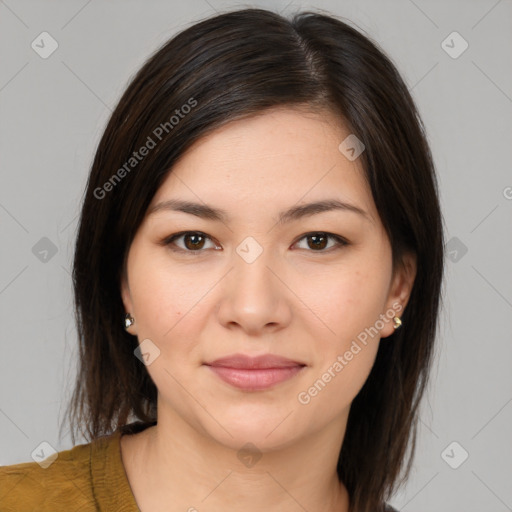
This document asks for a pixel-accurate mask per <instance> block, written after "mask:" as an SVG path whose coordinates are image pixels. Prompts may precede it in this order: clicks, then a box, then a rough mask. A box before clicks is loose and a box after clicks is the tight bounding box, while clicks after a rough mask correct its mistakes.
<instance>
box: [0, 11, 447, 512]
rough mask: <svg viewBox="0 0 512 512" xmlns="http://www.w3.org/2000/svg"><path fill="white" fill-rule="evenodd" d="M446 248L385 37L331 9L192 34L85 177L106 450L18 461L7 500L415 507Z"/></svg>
mask: <svg viewBox="0 0 512 512" xmlns="http://www.w3.org/2000/svg"><path fill="white" fill-rule="evenodd" d="M443 247H444V244H443V226H442V215H441V212H440V206H439V199H438V191H437V181H436V176H435V170H434V165H433V162H432V158H431V154H430V150H429V147H428V144H427V140H426V135H425V133H424V128H423V125H422V122H421V120H420V118H419V115H418V113H417V110H416V107H415V105H414V102H413V100H412V98H411V96H410V94H409V92H408V90H407V88H406V86H405V84H404V82H403V81H402V79H401V77H400V75H399V74H398V72H397V70H396V68H395V67H394V65H393V64H392V62H391V61H390V60H389V58H388V57H386V56H385V54H384V53H383V52H382V51H381V50H380V49H379V48H378V47H377V45H376V44H375V43H373V42H371V41H370V40H369V39H368V38H367V37H365V36H363V35H362V34H361V33H360V32H358V31H356V30H355V29H353V28H351V27H350V26H349V25H347V24H345V23H344V22H342V21H341V20H339V19H338V18H336V17H334V16H330V15H326V14H319V13H314V12H303V13H299V14H296V15H295V16H294V17H293V19H291V20H287V19H285V18H283V17H281V16H280V15H278V14H275V13H272V12H270V11H266V10H261V9H245V10H239V11H234V12H230V13H225V14H221V15H217V16H215V17H212V18H209V19H206V20H203V21H202V22H200V23H197V24H195V25H193V26H192V27H190V28H188V29H186V30H184V31H183V32H181V33H179V34H178V35H176V36H175V37H173V38H172V39H171V40H170V41H168V42H167V43H166V44H165V45H164V46H163V47H162V48H161V49H160V50H159V51H158V52H156V53H155V54H154V55H153V56H152V57H151V58H150V59H149V60H148V61H147V62H146V63H145V64H144V66H143V67H142V68H141V69H140V71H139V72H138V73H137V75H136V76H135V77H134V79H133V80H132V82H131V83H130V85H129V87H128V88H127V90H126V92H125V93H124V95H123V96H122V98H121V100H120V101H119V104H118V106H117V108H116V109H115V111H114V113H113V114H112V117H111V119H110V121H109V123H108V125H107V127H106V130H105V133H104V135H103V137H102V139H101V141H100V143H99V147H98V150H97V152H96V155H95V159H94V162H93V165H92V169H91V173H90V176H89V181H88V183H87V189H86V192H85V197H84V202H83V207H82V214H81V219H80V224H79V232H78V237H77V242H76V250H75V259H74V267H73V282H74V292H75V308H76V320H77V327H78V332H79V340H80V368H79V373H78V379H77V383H76V388H75V393H74V396H73V400H72V403H71V404H70V409H69V417H70V420H71V424H72V426H73V431H77V432H81V433H82V434H83V435H85V436H86V438H88V440H89V442H88V443H87V444H82V445H78V446H75V447H74V448H73V449H71V450H66V451H62V452H59V453H57V454H54V455H52V456H51V457H49V458H46V459H44V462H31V463H24V464H17V465H12V466H7V467H4V468H2V469H1V472H0V476H1V478H0V482H1V484H0V486H1V487H0V500H2V504H3V508H2V510H32V509H33V508H34V507H36V508H37V510H43V511H45V510H94V509H99V510H123V511H135V510H142V511H143V512H153V511H160V510H165V511H175V510H176V511H178V510H180V511H183V510H188V511H195V510H197V511H221V510H222V511H235V510H236V511H238V510H244V511H252V510H265V511H270V512H272V511H274V510H276V511H277V510H279V511H283V510H285V511H295V510H297V511H299V510H308V511H320V510H322V511H324V510H333V511H334V510H336V511H339V512H349V511H350V512H377V511H384V510H393V508H392V507H390V506H389V505H388V504H386V501H387V500H388V499H389V498H390V497H391V495H392V493H393V492H394V491H395V490H396V488H397V485H398V484H399V483H400V482H402V481H405V478H406V477H407V475H408V473H409V469H410V466H411V464H412V457H413V454H414V443H415V434H416V431H415V426H416V423H417V420H418V417H417V412H418V405H419V402H420V400H421V397H422V396H423V393H424V390H425V387H426V383H427V381H428V373H429V368H430V365H431V360H432V355H433V351H434V341H435V337H436V329H437V318H438V310H439V307H440V300H441V284H442V278H443ZM74 442H75V437H74V436H73V443H74ZM409 445H410V446H409ZM408 447H409V448H411V450H410V452H409V455H408V457H406V451H407V448H408Z"/></svg>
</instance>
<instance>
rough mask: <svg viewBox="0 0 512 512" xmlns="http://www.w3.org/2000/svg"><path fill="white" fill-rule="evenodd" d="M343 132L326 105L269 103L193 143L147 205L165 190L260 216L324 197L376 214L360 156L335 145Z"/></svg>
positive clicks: (163, 197)
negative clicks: (312, 108)
mask: <svg viewBox="0 0 512 512" xmlns="http://www.w3.org/2000/svg"><path fill="white" fill-rule="evenodd" d="M348 135H350V132H349V131H348V130H347V129H346V128H345V127H344V125H343V121H342V119H340V118H338V117H336V116H335V115H334V114H332V113H327V112H321V113H312V112H306V111H303V110H299V109H292V108H277V109H272V110H269V111H265V112H264V113H260V114H258V115H254V116H251V117H247V118H243V119H239V120H235V121H231V122H229V123H227V124H225V125H224V126H221V127H220V128H218V129H216V130H214V131H212V132H211V133H209V134H208V135H206V136H204V137H203V138H201V139H200V140H198V141H197V142H196V143H195V144H193V145H192V146H191V147H190V148H189V149H188V150H187V152H186V153H184V154H183V155H182V156H181V158H180V159H179V160H178V162H177V163H176V164H175V165H174V166H173V168H172V172H170V173H169V174H168V176H167V177H166V179H165V180H164V183H163V184H162V186H161V187H160V189H159V190H158V191H157V193H156V194H155V196H154V198H153V200H152V202H151V204H150V208H149V209H148V210H151V208H152V207H154V206H155V205H156V204H157V203H159V202H161V201H165V200H168V199H171V198H180V199H186V200H190V201H193V202H204V203H207V204H209V205H210V204H211V205H215V206H218V207H220V208H222V209H225V210H227V211H228V212H229V211H231V210H234V211H237V212H245V213H246V214H247V215H248V214H251V215H257V216H261V215H262V214H264V213H265V212H267V211H269V208H271V207H273V206H274V205H275V206H276V209H280V208H279V207H282V208H285V207H289V206H291V205H292V204H300V203H306V202H311V201H316V200H322V199H325V198H326V197H329V198H330V199H333V198H335V199H338V200H340V201H345V202H347V203H352V204H357V205H358V206H359V207H360V208H362V209H364V210H366V211H367V212H368V214H369V216H370V218H371V219H373V220H375V218H376V217H375V216H376V215H377V213H376V211H375V205H374V204H373V199H372V197H371V191H370V189H369V187H368V185H367V182H366V180H365V178H364V174H363V168H362V164H361V162H360V161H359V160H358V159H356V160H354V161H350V160H349V159H347V158H346V157H345V156H344V154H343V153H342V152H341V151H340V150H339V148H338V146H339V145H340V143H341V142H342V141H343V140H344V139H345V138H346V137H347V136H348Z"/></svg>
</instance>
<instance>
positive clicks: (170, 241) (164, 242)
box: [160, 231, 350, 255]
mask: <svg viewBox="0 0 512 512" xmlns="http://www.w3.org/2000/svg"><path fill="white" fill-rule="evenodd" d="M185 235H199V236H201V237H204V238H207V239H208V240H211V241H213V240H212V238H211V237H210V236H208V235H207V234H206V233H203V232H202V231H181V232H179V233H175V234H173V235H170V236H168V237H166V238H164V239H163V240H162V241H161V242H160V244H161V245H164V246H169V248H170V249H171V251H173V252H178V253H182V254H183V253H185V254H190V255H200V254H202V253H204V252H205V251H206V249H198V250H197V251H191V250H189V249H182V248H181V247H179V248H174V247H172V244H173V243H174V241H175V240H177V239H178V238H181V237H183V236H185ZM312 235H324V236H326V237H327V238H331V239H333V240H335V241H336V243H337V245H335V246H333V247H330V248H329V249H322V250H318V251H314V250H308V252H312V253H330V252H332V250H336V249H341V248H342V247H345V246H347V245H350V243H349V242H348V241H347V240H345V239H344V238H343V237H341V236H339V235H335V234H334V233H328V232H326V231H310V232H309V233H305V234H304V235H302V236H301V237H300V238H299V239H298V240H297V241H296V242H294V244H293V245H295V244H296V243H298V242H300V241H301V240H302V239H304V238H307V237H308V236H312Z"/></svg>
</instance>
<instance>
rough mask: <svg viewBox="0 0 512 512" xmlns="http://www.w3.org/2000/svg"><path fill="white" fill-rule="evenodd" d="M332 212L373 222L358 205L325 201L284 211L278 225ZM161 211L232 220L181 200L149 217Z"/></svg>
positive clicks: (162, 204) (161, 205)
mask: <svg viewBox="0 0 512 512" xmlns="http://www.w3.org/2000/svg"><path fill="white" fill-rule="evenodd" d="M332 210H338V211H345V212H352V213H356V214H358V215H361V216H362V217H364V218H365V219H367V220H369V221H371V219H370V216H369V214H368V213H367V212H366V211H365V210H363V209H361V208H359V207H358V206H356V205H353V204H350V203H346V202H344V201H340V200H339V199H325V200H323V201H315V202H313V203H307V204H301V205H299V206H293V207H292V208H289V209H288V210H284V211H282V212H280V213H279V214H278V217H277V221H276V222H277V224H285V223H287V222H292V221H296V220H298V219H301V218H303V217H310V216H312V215H316V214H318V213H322V212H328V211H332ZM160 211H176V212H183V213H188V214H191V215H195V216H196V217H199V218H201V219H207V220H213V221H219V222H223V223H227V222H229V220H230V218H229V215H228V213H227V212H226V211H225V210H223V209H221V208H213V207H212V206H208V205H207V204H200V203H194V202H191V201H184V200H181V199H169V200H168V201H163V202H160V203H157V204H156V205H154V206H153V207H151V208H150V209H149V211H148V216H149V215H152V214H154V213H157V212H160Z"/></svg>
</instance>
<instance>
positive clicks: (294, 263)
mask: <svg viewBox="0 0 512 512" xmlns="http://www.w3.org/2000/svg"><path fill="white" fill-rule="evenodd" d="M348 135H350V133H349V132H348V131H346V130H344V129H343V128H342V127H341V126H340V120H339V119H338V118H336V117H334V116H333V115H332V114H329V115H327V114H323V116H322V117H320V116H316V115H314V114H305V113H304V112H301V111H299V110H293V109H284V108H281V109H273V110H272V111H267V112H266V113H264V114H263V115H258V116H255V117H251V118H247V119H243V120H238V121H234V122H231V123H229V124H227V125H225V126H224V127H222V128H220V129H218V130H216V131H215V132H213V133H211V134H210V135H208V136H206V137H204V138H203V139H201V140H200V141H199V142H198V143H196V144H195V145H194V146H193V147H192V148H191V149H190V150H189V151H188V152H187V153H186V154H185V155H184V156H183V157H182V158H181V159H180V161H179V162H178V163H177V164H176V165H175V166H174V167H173V169H172V172H171V173H170V174H169V175H168V177H167V179H166V180H165V181H164V183H163V184H162V186H161V187H160V189H159V190H158V192H157V193H156V195H155V196H154V198H153V200H152V202H151V205H150V207H149V209H148V213H147V215H146V217H145V219H144V222H143V223H142V224H141V226H140V228H139V230H138V232H137V234H136V236H135V239H134V240H133V243H132V245H131V247H130V251H129V255H128V260H127V280H125V281H124V282H123V286H122V297H123V302H124V305H125V308H126V311H127V312H130V314H131V315H132V316H133V317H134V318H135V324H134V325H133V326H132V327H131V328H130V329H129V332H130V333H132V334H135V335H137V337H138V340H139V344H141V343H142V346H141V349H142V352H143V353H144V354H146V355H145V356H144V359H145V360H146V364H147V370H148V372H149V374H150V376H151V378H152V380H153V381H154V383H155V385H156V386H157V388H158V394H159V397H158V418H159V422H160V419H161V418H171V417H174V418H180V419H181V421H182V422H183V423H182V425H186V426H187V427H190V428H192V429H194V430H195V431H197V432H199V433H201V434H203V435H206V436H208V437H210V438H212V439H215V440H217V441H218V442H220V443H222V444H224V445H226V446H228V445H229V446H231V447H233V448H238V447H240V446H241V445H243V444H245V443H246V442H247V441H249V440H250V441H251V442H252V443H253V444H255V445H256V446H257V447H258V448H259V449H265V448H267V449H272V448H276V447H283V446H285V445H288V444H290V443H293V442H297V441H299V440H300V439H301V438H305V437H306V436H308V435H310V434H313V433H318V432H319V431H321V430H323V431H325V429H328V428H334V429H336V431H339V429H344V426H345V422H346V419H347V416H348V412H349V408H350V404H351V402H352V400H353V399H354V398H355V396H356V395H357V393H358V392H359V390H360V389H361V387H362V386H363V384H364V382H365V380H366V379H367V377H368V375H369V372H370V370H371V368H372V365H373V363H374V360H375V356H376V353H377V349H378V345H379V340H380V338H381V337H382V338H385V337H387V336H389V335H391V334H392V333H393V331H394V329H393V321H392V319H393V316H395V315H397V316H400V315H401V312H402V310H403V308H404V307H405V305H406V303H407V299H408V297H409V293H410V290H411V288H412V283H413V279H414V276H415V266H414V260H413V259H412V258H410V259H409V260H407V261H408V262H409V265H408V266H406V267H404V269H403V270H400V271H397V272H396V273H395V275H392V265H391V247H390V244H389V240H388V238H387V236H386V233H385V231H384V229H383V227H382V224H381V222H380V219H379V217H378V214H377V211H376V209H375V204H374V202H373V199H372V195H371V191H370V190H369V188H368V186H367V184H366V182H365V180H364V178H363V173H362V168H361V167H360V160H359V159H358V158H356V159H355V160H351V158H348V157H347V156H345V154H344V153H343V152H342V150H343V151H345V150H346V147H345V146H342V149H341V150H340V149H339V146H340V144H341V143H342V142H343V141H344V139H346V137H347V136H348ZM349 140H350V139H349ZM343 148H345V149H343ZM347 155H348V156H350V157H352V155H351V153H347ZM177 200H179V201H187V202H190V203H197V205H198V208H197V209H195V210H194V209H193V208H192V209H191V210H192V211H195V213H196V214H193V213H185V212H183V211H175V210H172V209H170V208H169V209H168V208H165V207H162V206H161V204H162V203H164V202H167V201H177ZM320 201H322V202H323V201H332V202H334V201H339V202H343V203H347V204H350V205H352V206H353V207H355V208H357V209H359V210H361V211H362V213H358V212H357V211H355V210H354V209H349V208H343V209H341V208H332V209H326V208H321V207H318V208H311V209H307V210H300V209H297V208H301V207H303V206H304V205H308V204H310V203H314V202H320ZM159 205H160V207H158V206H159ZM155 207H156V208H155ZM206 207H208V208H211V209H212V210H222V211H223V217H222V218H221V220H219V219H217V218H214V217H216V216H215V215H213V214H212V212H211V211H206V210H205V208H206ZM205 211H206V213H204V212H205ZM286 211H292V212H293V211H295V214H291V215H285V216H283V217H282V219H281V221H279V218H280V214H281V213H282V212H286ZM201 212H203V213H202V214H201ZM301 212H302V214H301ZM185 231H186V232H189V233H188V234H185V236H179V235H178V236H177V237H176V238H175V239H174V240H173V241H169V239H170V238H171V236H172V235H174V234H177V233H182V232H185ZM337 236H339V237H340V240H338V239H337V238H336V237H337ZM166 240H167V241H168V243H167V244H165V241H166ZM343 240H344V241H345V242H346V245H345V244H344V242H343ZM383 343H393V339H392V338H391V339H390V340H385V341H383ZM233 354H245V355H249V356H259V355H264V354H273V355H278V356H282V357H285V358H288V359H290V360H292V361H294V362H295V363H301V364H302V366H299V367H296V368H295V369H293V370H290V369H288V370H282V369H281V370H275V371H274V372H273V373H272V371H271V370H260V371H259V372H258V374H256V373H252V374H251V373H250V372H251V371H252V372H255V370H242V371H234V370H217V371H215V370H213V369H212V367H211V366H209V365H208V364H207V363H211V362H213V361H214V360H216V359H219V358H223V357H226V356H229V355H233ZM134 357H135V356H134ZM141 364H142V363H141ZM221 372H224V374H225V375H228V377H229V376H230V378H231V379H232V381H231V382H227V381H225V380H223V379H222V378H221V376H220V373H221ZM286 372H288V373H286ZM251 375H252V376H253V377H252V380H251ZM285 375H286V376H288V378H286V379H285V380H282V381H280V382H275V381H272V377H275V378H277V379H279V378H284V376H285ZM266 379H269V380H266ZM251 382H252V383H253V387H251V385H250V383H251Z"/></svg>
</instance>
